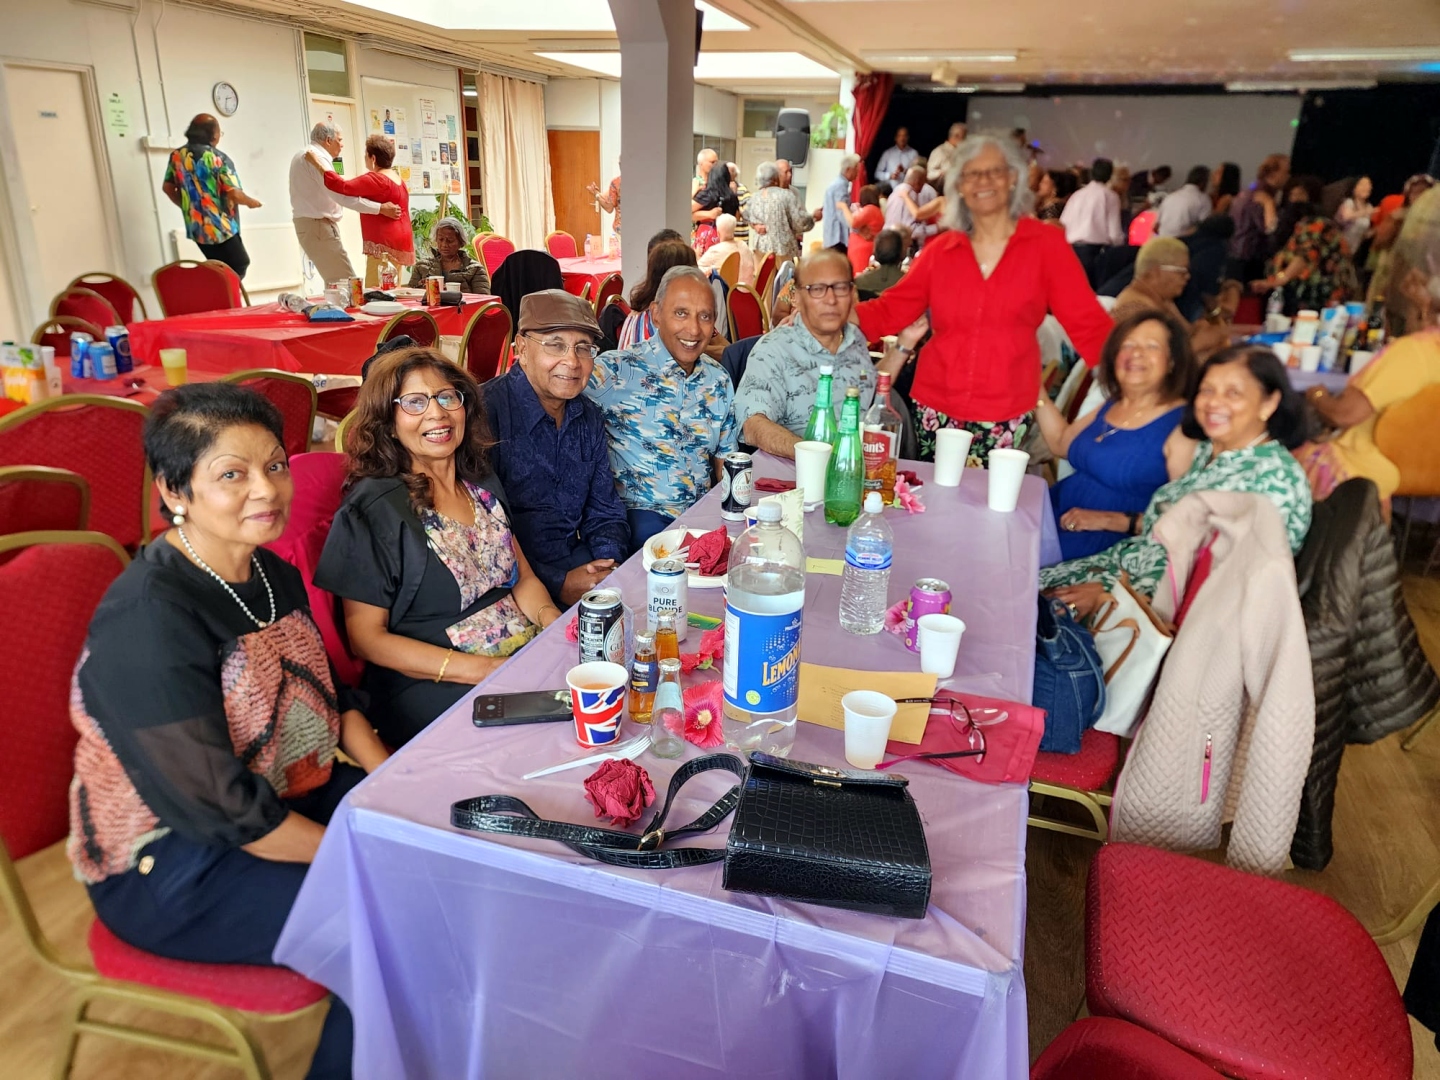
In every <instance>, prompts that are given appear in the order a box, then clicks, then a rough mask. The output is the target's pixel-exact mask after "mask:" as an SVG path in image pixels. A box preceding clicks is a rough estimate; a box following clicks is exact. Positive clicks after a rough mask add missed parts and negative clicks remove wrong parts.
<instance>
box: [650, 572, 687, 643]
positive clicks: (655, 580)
mask: <svg viewBox="0 0 1440 1080" xmlns="http://www.w3.org/2000/svg"><path fill="white" fill-rule="evenodd" d="M689 576H690V572H689V571H688V570H686V569H685V562H684V560H682V559H656V560H655V561H654V562H653V563H651V564H650V572H649V573H648V574H646V576H645V577H646V583H645V620H646V624H647V625H648V626H649V627H650V629H652V630H653V629H655V627H656V626H657V625H658V624H659V619H660V616H661V615H674V616H675V638H676V640H678V641H684V640H685V632H686V630H688V629H689V626H688V625H687V624H686V621H685V617H686V614H687V611H688V607H689V597H688V587H689V585H688V583H689Z"/></svg>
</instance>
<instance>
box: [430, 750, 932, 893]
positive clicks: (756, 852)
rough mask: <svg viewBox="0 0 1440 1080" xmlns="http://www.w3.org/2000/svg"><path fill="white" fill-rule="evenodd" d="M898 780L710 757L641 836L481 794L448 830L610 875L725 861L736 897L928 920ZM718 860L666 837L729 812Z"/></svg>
mask: <svg viewBox="0 0 1440 1080" xmlns="http://www.w3.org/2000/svg"><path fill="white" fill-rule="evenodd" d="M711 769H726V770H729V771H730V772H733V773H734V774H735V775H736V776H738V777H740V778H741V783H740V784H739V785H737V786H736V787H733V788H731V789H730V790H729V791H728V792H726V793H725V795H724V796H723V797H722V798H721V799H720V800H719V801H718V802H716V803H715V805H714V806H712V807H710V809H709V810H707V811H705V813H703V814H701V815H700V816H699V817H698V818H696V819H695V820H694V821H692V822H690V823H689V824H688V825H683V826H681V827H680V828H677V829H671V830H668V831H667V830H666V829H665V828H664V825H665V818H666V815H668V814H669V812H670V806H671V803H672V802H673V801H674V799H675V795H676V793H677V792H678V791H679V790H680V788H681V787H682V786H683V785H684V784H685V782H686V781H687V780H689V779H690V778H691V777H692V776H696V775H698V774H699V773H702V772H707V771H709V770H711ZM908 783H909V782H908V781H907V780H906V779H905V778H904V777H903V776H894V775H890V774H888V773H878V772H869V771H863V772H862V771H851V770H847V769H832V768H830V767H829V766H826V765H812V764H810V763H808V762H804V761H789V760H787V759H785V758H777V757H771V756H770V755H769V754H761V753H754V754H752V755H751V756H750V761H749V763H748V766H747V764H746V762H744V761H742V760H741V759H740V758H738V757H735V756H734V755H733V754H709V755H707V756H705V757H699V758H695V759H693V760H691V761H688V762H686V763H685V764H684V765H682V766H681V767H680V768H679V769H678V770H676V772H675V775H674V776H673V777H671V779H670V789H669V791H668V792H667V793H666V795H665V802H664V804H663V805H662V806H661V807H660V809H659V811H658V812H657V813H656V814H655V816H654V817H653V818H652V819H651V820H650V822H649V823H648V824H647V825H646V826H645V830H644V832H643V833H642V834H641V835H639V836H636V835H635V834H634V833H628V832H621V831H619V830H618V829H602V828H596V827H594V826H590V825H572V824H570V823H569V822H564V821H548V820H546V819H544V818H540V817H537V816H536V814H535V812H534V811H533V810H531V809H530V807H528V806H526V805H525V803H524V802H522V801H521V800H520V799H517V798H515V797H514V796H511V795H482V796H479V797H477V798H473V799H462V800H461V801H459V802H457V803H454V804H452V805H451V807H450V823H451V824H452V825H454V826H456V827H457V828H461V829H470V830H473V831H475V832H496V833H509V834H511V835H514V836H531V837H538V838H540V839H545V840H558V841H559V842H560V843H562V844H564V845H565V846H566V847H568V848H570V849H571V850H573V851H576V852H579V853H580V854H581V855H585V856H588V857H589V858H592V859H596V860H598V861H599V862H604V863H610V864H611V865H614V866H631V867H638V868H640V869H649V870H668V869H673V868H675V867H677V866H698V865H700V864H702V863H711V862H718V861H720V860H721V859H723V860H724V862H725V866H724V874H723V877H722V879H721V884H722V885H723V886H724V888H726V889H730V890H732V891H734V892H748V893H758V894H760V895H762V896H778V897H781V898H782V899H786V900H803V901H805V902H807V903H811V904H823V905H825V906H826V907H837V908H847V909H849V910H852V911H868V912H872V913H874V914H878V915H894V916H898V917H901V918H906V919H923V918H924V917H925V908H926V905H927V904H928V903H929V900H930V852H929V849H928V848H927V847H926V845H925V830H924V828H923V827H922V825H921V824H920V814H919V811H918V810H916V808H915V800H914V799H912V798H911V797H910V793H909V791H908V790H907V787H908ZM732 810H733V811H734V813H735V820H734V821H733V822H732V823H731V826H730V835H729V837H728V839H727V840H726V842H725V847H724V849H723V850H721V849H718V848H687V847H679V848H664V849H662V847H661V845H662V844H663V843H664V842H665V840H666V838H667V837H676V836H685V835H688V834H691V833H701V832H708V831H709V830H710V829H713V828H714V827H715V826H716V825H718V824H719V823H720V822H721V821H723V820H724V819H725V817H726V816H727V815H729V814H730V812H731V811H732Z"/></svg>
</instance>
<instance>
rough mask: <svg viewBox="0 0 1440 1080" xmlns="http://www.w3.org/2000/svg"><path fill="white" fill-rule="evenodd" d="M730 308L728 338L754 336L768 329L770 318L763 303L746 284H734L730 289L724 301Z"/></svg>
mask: <svg viewBox="0 0 1440 1080" xmlns="http://www.w3.org/2000/svg"><path fill="white" fill-rule="evenodd" d="M725 306H726V307H728V308H729V309H730V340H731V341H739V340H740V339H741V338H747V337H755V336H756V335H757V334H764V333H766V332H767V331H769V329H770V320H769V318H768V317H767V316H766V314H765V305H763V304H762V303H760V297H759V296H757V295H756V294H755V290H754V289H752V288H750V287H749V286H748V285H736V286H735V287H734V288H733V289H731V290H730V295H729V297H728V298H727V300H726V301H725Z"/></svg>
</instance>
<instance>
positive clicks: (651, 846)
mask: <svg viewBox="0 0 1440 1080" xmlns="http://www.w3.org/2000/svg"><path fill="white" fill-rule="evenodd" d="M664 842H665V830H663V829H651V830H650V831H649V832H647V833H646V834H645V835H644V836H642V837H640V846H639V847H637V848H636V849H635V850H636V851H657V850H659V848H660V845H661V844H663V843H664Z"/></svg>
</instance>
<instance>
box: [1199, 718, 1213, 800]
mask: <svg viewBox="0 0 1440 1080" xmlns="http://www.w3.org/2000/svg"><path fill="white" fill-rule="evenodd" d="M1211 742H1212V736H1211V735H1210V734H1209V733H1208V732H1207V733H1206V735H1205V764H1204V765H1203V766H1202V767H1201V769H1200V801H1201V802H1202V803H1203V802H1204V801H1205V800H1206V799H1208V798H1210V744H1211Z"/></svg>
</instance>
